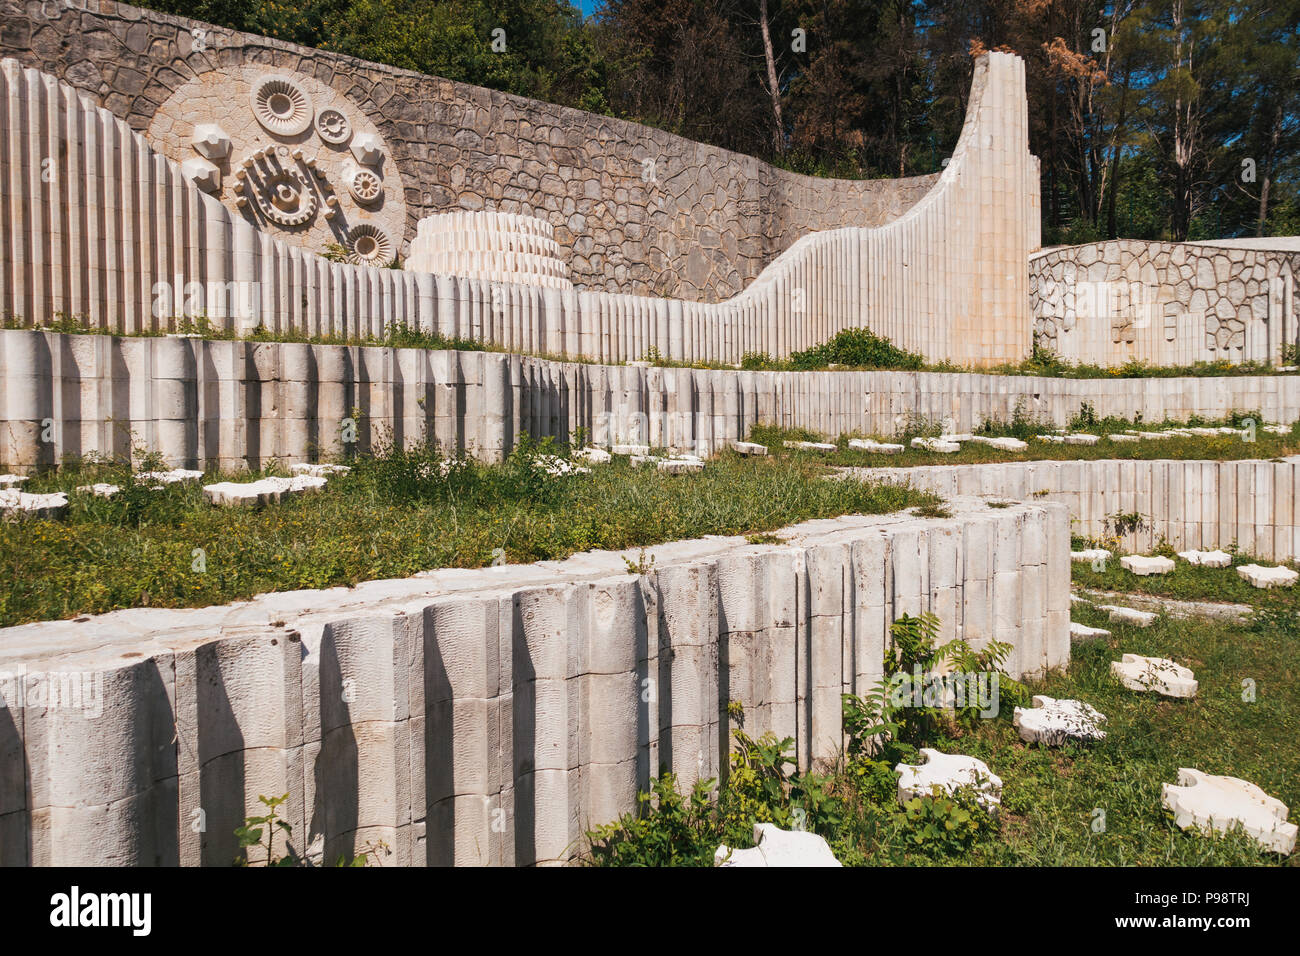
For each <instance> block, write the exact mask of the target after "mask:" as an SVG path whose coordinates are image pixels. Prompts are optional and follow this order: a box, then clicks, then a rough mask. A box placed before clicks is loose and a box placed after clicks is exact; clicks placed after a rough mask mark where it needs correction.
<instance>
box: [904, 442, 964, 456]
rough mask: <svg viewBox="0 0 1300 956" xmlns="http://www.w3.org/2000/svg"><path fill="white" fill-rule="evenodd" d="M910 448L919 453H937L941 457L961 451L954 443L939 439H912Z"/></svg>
mask: <svg viewBox="0 0 1300 956" xmlns="http://www.w3.org/2000/svg"><path fill="white" fill-rule="evenodd" d="M912 447H913V448H918V449H920V450H921V451H933V452H938V453H939V454H941V455H951V454H953V453H954V452H959V451H961V445H959V444H957V443H956V442H955V441H943V440H942V439H940V438H913V439H912Z"/></svg>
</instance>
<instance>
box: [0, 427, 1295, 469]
mask: <svg viewBox="0 0 1300 956" xmlns="http://www.w3.org/2000/svg"><path fill="white" fill-rule="evenodd" d="M1234 430H1235V429H1234ZM1264 431H1266V432H1268V433H1269V434H1270V435H1289V434H1291V426H1290V425H1265V426H1264ZM0 480H2V479H0Z"/></svg>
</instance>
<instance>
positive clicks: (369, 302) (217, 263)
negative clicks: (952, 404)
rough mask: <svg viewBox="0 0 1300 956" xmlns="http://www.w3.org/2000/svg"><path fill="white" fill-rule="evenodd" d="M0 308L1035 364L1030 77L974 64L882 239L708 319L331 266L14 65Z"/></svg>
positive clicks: (815, 236) (708, 357)
mask: <svg viewBox="0 0 1300 956" xmlns="http://www.w3.org/2000/svg"><path fill="white" fill-rule="evenodd" d="M0 110H3V116H0V125H2V126H3V128H4V129H5V131H6V135H5V137H4V139H3V141H0V171H2V172H3V177H4V188H3V190H2V191H0V202H2V203H3V205H2V206H0V228H2V229H3V234H2V238H3V240H4V241H3V244H2V246H0V314H3V315H6V316H8V317H11V318H14V319H17V320H18V321H20V322H25V323H28V324H30V323H34V322H41V321H45V320H47V319H49V318H52V317H55V316H60V315H66V316H73V317H76V318H78V319H80V320H82V321H84V322H86V323H87V324H88V325H89V326H91V327H93V328H98V329H114V330H121V331H125V332H138V331H146V330H159V329H161V330H166V329H168V328H170V327H172V326H171V324H170V320H171V318H172V317H173V316H175V315H181V314H186V315H192V314H202V315H205V316H206V317H207V318H208V319H209V321H211V322H212V323H213V324H214V325H215V326H216V327H218V328H234V329H237V330H240V331H247V330H249V329H252V328H254V327H256V326H257V325H259V324H260V325H262V326H264V327H265V328H266V329H268V330H270V331H273V332H294V333H298V334H304V335H318V334H332V335H343V336H367V335H379V334H382V332H383V331H384V329H385V328H387V327H389V326H391V325H393V324H394V323H399V322H400V323H404V324H406V325H408V326H411V327H414V328H419V329H422V330H425V331H430V332H434V331H436V332H440V333H442V334H445V335H456V336H462V337H466V338H472V339H477V340H482V341H488V342H493V343H496V344H497V345H500V346H503V347H505V348H507V349H509V350H511V351H524V352H536V353H549V354H559V355H567V356H575V357H576V356H582V357H586V358H590V359H595V360H600V361H616V362H618V361H627V360H634V359H640V358H642V357H644V356H645V355H646V354H647V352H648V351H649V350H651V349H656V350H658V352H659V353H660V354H661V355H663V356H664V357H666V358H670V359H674V360H681V361H691V362H694V361H701V362H717V363H731V364H735V363H738V362H739V361H740V360H741V357H742V356H743V355H744V353H746V352H751V351H759V352H766V353H768V354H770V355H773V356H785V355H788V354H789V353H790V352H792V351H795V350H798V349H803V348H807V347H809V346H812V345H816V344H818V343H820V342H824V341H825V340H827V339H828V338H830V337H831V336H832V335H833V334H834V333H835V332H836V331H838V330H840V329H843V328H848V327H857V326H862V325H868V326H870V327H871V328H872V329H873V330H874V331H876V332H877V333H879V334H882V335H886V336H888V337H889V338H890V339H892V340H893V341H894V343H895V344H897V345H899V346H901V347H903V348H907V349H910V350H913V351H917V352H920V353H922V354H924V355H926V356H927V357H928V358H931V359H935V360H940V359H947V360H951V361H954V362H959V363H971V364H976V365H980V364H988V363H994V362H1002V361H1014V360H1017V359H1019V358H1021V357H1023V356H1024V355H1025V354H1027V353H1028V351H1029V347H1030V337H1031V323H1030V316H1029V303H1028V278H1027V274H1026V269H1025V262H1026V257H1027V255H1028V253H1029V251H1030V250H1031V249H1033V248H1034V247H1036V245H1037V235H1036V225H1035V224H1036V223H1037V218H1036V217H1035V216H1034V215H1032V212H1033V205H1034V199H1033V197H1034V195H1036V192H1037V179H1036V177H1035V175H1034V174H1033V172H1034V169H1035V164H1034V162H1033V157H1032V156H1030V154H1029V152H1028V147H1027V142H1028V141H1027V132H1026V131H1027V119H1026V106H1025V94H1024V64H1023V62H1022V61H1021V60H1019V59H1018V58H1016V57H1014V56H1010V55H1007V54H998V53H992V54H988V55H987V56H985V57H983V58H981V59H980V61H979V62H978V63H977V65H976V70H975V78H974V81H973V85H972V90H971V98H970V104H969V107H968V112H967V117H966V123H965V126H964V128H963V130H962V135H961V139H960V141H959V142H958V145H957V149H956V151H955V152H954V154H953V157H952V160H951V162H950V163H949V165H948V167H947V169H946V170H945V171H944V173H943V175H942V176H941V177H940V178H939V180H938V182H937V184H936V185H935V186H934V188H933V189H932V190H931V191H930V192H929V193H927V194H926V196H925V197H924V198H923V199H922V200H921V201H920V202H918V203H917V204H916V205H915V206H914V207H913V208H912V209H910V210H909V211H908V212H907V213H906V214H905V215H903V216H902V217H901V218H899V219H897V220H895V221H893V222H891V223H889V224H887V225H885V226H881V227H880V228H877V229H858V228H845V229H835V230H831V231H828V232H820V233H810V234H808V235H805V236H804V237H803V238H801V239H799V240H798V241H797V242H795V243H794V244H793V245H792V246H791V247H790V248H789V249H787V250H786V251H785V252H784V253H783V254H782V255H781V256H780V257H778V258H777V259H776V260H775V261H774V262H772V263H771V264H770V265H769V266H768V267H767V268H766V269H764V270H763V272H762V274H761V275H760V276H759V277H758V278H757V279H756V280H755V281H754V282H753V283H752V284H751V285H750V286H749V287H748V288H747V289H745V290H744V291H743V292H742V293H740V294H739V295H737V296H736V297H734V298H732V299H730V300H728V301H726V302H723V303H719V304H703V303H696V302H684V301H681V300H673V299H656V298H646V297H638V296H627V295H610V294H606V293H575V292H573V291H572V290H560V289H538V288H535V287H530V286H525V285H514V284H507V283H496V282H491V281H488V280H484V279H465V278H451V277H445V276H435V275H431V274H428V273H414V272H406V271H400V270H391V269H374V268H368V267H361V266H349V265H342V264H338V263H332V262H327V261H325V260H323V259H320V258H319V257H317V256H314V255H312V254H311V253H308V252H305V251H304V250H302V249H300V248H298V247H296V246H291V245H288V244H286V243H283V242H280V241H278V240H276V239H274V238H272V237H270V236H269V235H268V234H266V233H264V232H261V231H258V230H257V229H255V228H253V226H252V225H250V224H249V223H248V222H247V221H245V220H244V219H243V218H242V217H240V216H238V215H236V214H235V213H233V212H231V211H230V210H229V209H227V208H226V207H225V206H223V205H222V204H221V203H220V202H219V201H217V200H216V199H214V198H213V197H211V196H208V195H206V194H204V193H202V192H200V191H199V190H198V189H197V188H196V187H195V186H194V185H193V184H192V183H190V182H188V181H187V180H186V179H185V178H184V177H183V176H182V175H181V174H180V171H179V168H178V167H176V166H174V165H173V164H172V163H171V162H170V161H168V160H167V159H165V158H164V157H162V156H160V155H159V154H157V153H155V152H153V150H152V149H151V148H150V146H149V144H148V143H147V142H146V141H145V140H144V139H143V137H141V136H140V135H139V134H137V133H134V132H132V131H131V129H130V128H129V127H128V126H127V125H126V124H125V123H123V122H122V121H120V120H118V119H117V118H116V117H114V116H113V114H111V113H109V112H108V111H107V110H103V109H98V108H96V107H95V106H94V104H93V103H91V102H90V101H89V100H88V99H83V98H81V97H80V95H79V94H78V93H77V92H76V91H75V90H74V89H73V88H72V87H69V86H67V85H66V84H63V83H60V82H58V81H56V80H55V79H54V78H53V77H51V76H49V75H47V74H44V73H40V72H38V71H36V70H31V69H24V68H22V67H21V66H20V65H19V64H18V62H17V61H16V60H5V61H3V63H0Z"/></svg>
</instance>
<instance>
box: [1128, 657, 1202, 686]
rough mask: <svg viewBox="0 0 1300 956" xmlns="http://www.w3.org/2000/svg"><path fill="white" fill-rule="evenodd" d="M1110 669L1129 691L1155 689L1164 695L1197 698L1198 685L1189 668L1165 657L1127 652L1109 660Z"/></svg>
mask: <svg viewBox="0 0 1300 956" xmlns="http://www.w3.org/2000/svg"><path fill="white" fill-rule="evenodd" d="M1110 672H1111V673H1112V674H1114V675H1115V676H1116V677H1118V678H1119V682H1120V683H1121V684H1123V685H1124V686H1125V687H1127V688H1128V689H1129V690H1139V691H1152V692H1154V693H1157V694H1163V695H1164V696H1165V697H1195V696H1196V688H1197V687H1198V686H1199V685H1198V684H1197V681H1196V677H1195V675H1194V674H1193V673H1192V672H1191V670H1190V669H1188V668H1186V667H1183V666H1182V665H1181V664H1176V663H1174V662H1173V661H1171V660H1169V659H1168V658H1165V657H1143V656H1142V655H1141V654H1125V655H1124V656H1123V657H1122V658H1121V659H1120V660H1117V661H1111V662H1110Z"/></svg>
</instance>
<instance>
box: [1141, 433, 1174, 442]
mask: <svg viewBox="0 0 1300 956" xmlns="http://www.w3.org/2000/svg"><path fill="white" fill-rule="evenodd" d="M1173 437H1174V436H1173V435H1171V434H1169V432H1138V438H1142V439H1145V440H1146V441H1159V440H1160V439H1162V438H1173Z"/></svg>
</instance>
